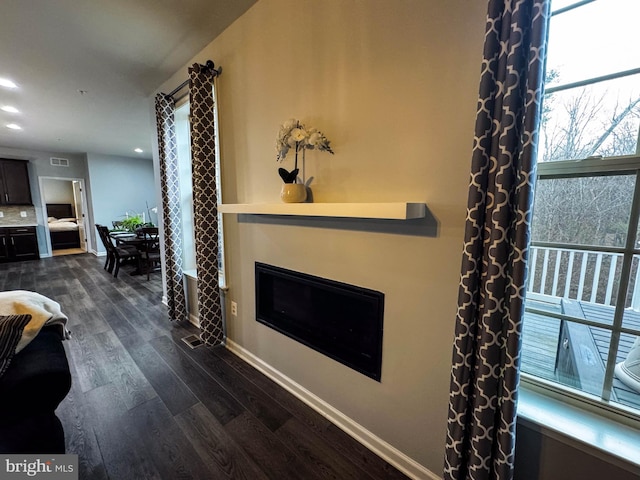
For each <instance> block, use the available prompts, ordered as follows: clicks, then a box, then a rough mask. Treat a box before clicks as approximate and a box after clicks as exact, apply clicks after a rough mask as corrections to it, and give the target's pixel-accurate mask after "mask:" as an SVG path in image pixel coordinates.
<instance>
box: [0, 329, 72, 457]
mask: <svg viewBox="0 0 640 480" xmlns="http://www.w3.org/2000/svg"><path fill="white" fill-rule="evenodd" d="M70 389H71V373H70V370H69V363H68V362H67V356H66V354H65V351H64V347H63V345H62V336H61V333H60V327H59V326H49V327H44V328H42V330H41V331H40V332H39V333H38V335H37V336H36V337H35V338H34V339H33V340H32V341H31V342H30V343H29V344H28V345H27V346H26V347H25V348H24V349H23V350H21V351H20V352H19V353H17V354H16V355H15V356H14V357H13V359H12V360H11V364H10V365H9V367H8V368H7V370H6V371H5V373H4V375H2V377H0V453H32V454H40V453H64V452H65V443H64V430H63V428H62V424H61V423H60V420H59V419H58V417H56V414H55V410H56V408H57V407H58V405H59V404H60V402H61V401H62V400H63V399H64V398H65V396H66V395H67V393H69V390H70Z"/></svg>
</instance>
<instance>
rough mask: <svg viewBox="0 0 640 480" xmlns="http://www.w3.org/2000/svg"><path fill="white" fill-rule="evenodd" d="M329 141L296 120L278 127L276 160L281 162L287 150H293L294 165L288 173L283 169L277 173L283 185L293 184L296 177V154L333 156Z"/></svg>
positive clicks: (293, 119)
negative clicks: (315, 152)
mask: <svg viewBox="0 0 640 480" xmlns="http://www.w3.org/2000/svg"><path fill="white" fill-rule="evenodd" d="M329 143H330V141H329V140H328V139H327V137H325V136H324V134H323V133H322V132H320V131H318V130H317V129H316V128H307V127H305V126H304V125H302V124H301V123H300V122H299V121H298V120H296V119H295V118H292V119H290V120H287V121H286V122H284V123H283V124H282V125H281V126H280V130H278V136H277V137H276V154H277V157H276V158H277V160H278V161H279V162H282V161H283V160H284V159H285V158H286V156H287V154H288V153H289V150H291V149H293V150H294V152H295V164H294V168H293V170H292V171H291V172H288V171H287V170H285V169H284V168H279V169H278V173H279V174H280V177H281V178H282V180H283V181H284V183H295V182H296V179H297V177H298V171H299V170H298V152H300V151H301V152H302V153H303V155H304V150H320V151H323V152H329V153H331V154H333V150H331V146H330V145H329Z"/></svg>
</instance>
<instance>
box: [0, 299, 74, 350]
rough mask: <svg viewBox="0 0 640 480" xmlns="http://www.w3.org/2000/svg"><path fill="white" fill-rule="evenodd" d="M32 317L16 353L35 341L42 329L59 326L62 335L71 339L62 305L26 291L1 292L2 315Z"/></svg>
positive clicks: (0, 311)
mask: <svg viewBox="0 0 640 480" xmlns="http://www.w3.org/2000/svg"><path fill="white" fill-rule="evenodd" d="M22 314H29V315H31V321H30V322H29V323H28V324H27V326H26V327H24V330H23V332H22V338H21V339H20V342H18V346H17V347H16V350H15V353H18V352H19V351H20V350H22V349H23V348H24V347H26V346H27V345H28V344H29V342H30V341H31V340H33V339H34V338H35V337H36V335H38V333H40V330H41V329H42V327H45V326H47V327H48V326H50V325H58V326H59V327H60V333H61V334H62V335H63V337H64V338H65V339H69V337H70V335H69V330H67V327H66V325H67V320H68V318H67V316H66V315H65V314H64V313H62V311H61V310H60V304H59V303H58V302H54V301H53V300H51V299H50V298H47V297H45V296H44V295H40V294H39V293H35V292H29V291H26V290H11V291H8V292H0V315H22Z"/></svg>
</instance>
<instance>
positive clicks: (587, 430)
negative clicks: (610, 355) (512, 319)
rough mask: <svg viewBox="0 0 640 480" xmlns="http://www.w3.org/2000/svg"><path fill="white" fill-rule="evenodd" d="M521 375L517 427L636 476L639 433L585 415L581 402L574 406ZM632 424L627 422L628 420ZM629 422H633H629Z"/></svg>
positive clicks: (603, 417)
mask: <svg viewBox="0 0 640 480" xmlns="http://www.w3.org/2000/svg"><path fill="white" fill-rule="evenodd" d="M537 380H538V379H536V381H535V382H531V381H530V376H529V375H526V374H523V375H522V379H521V384H520V390H519V398H518V423H520V424H521V425H523V426H526V427H528V428H531V429H532V430H534V431H538V432H541V433H543V434H544V435H546V436H548V437H551V438H553V439H555V440H557V441H559V442H562V443H564V444H566V445H569V446H571V447H573V448H577V449H578V450H581V451H583V452H585V453H587V454H588V455H592V456H594V457H596V458H599V459H600V460H602V461H604V462H607V463H609V464H612V465H615V466H618V467H620V468H622V469H624V470H627V471H629V472H631V473H633V474H636V475H639V476H640V448H639V447H638V446H639V445H640V430H638V428H639V427H640V425H638V422H637V421H635V423H636V425H635V427H634V426H630V425H626V424H623V423H621V422H619V421H616V420H614V419H612V418H610V417H609V416H607V415H603V414H602V411H601V410H602V407H601V406H600V405H598V406H597V407H596V408H598V409H599V410H600V412H597V413H595V409H594V411H589V410H587V409H586V408H583V407H585V406H586V405H588V404H586V403H585V401H584V400H583V399H581V400H579V402H580V404H581V406H580V407H579V406H577V405H576V404H575V403H574V402H577V401H571V400H570V397H567V396H566V395H564V396H563V395H561V394H558V393H557V392H556V391H555V389H553V390H549V389H545V388H544V387H543V386H542V385H541V382H538V381H537ZM629 420H630V421H632V420H631V419H629ZM632 422H633V421H632Z"/></svg>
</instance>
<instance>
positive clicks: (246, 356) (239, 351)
mask: <svg viewBox="0 0 640 480" xmlns="http://www.w3.org/2000/svg"><path fill="white" fill-rule="evenodd" d="M226 347H227V349H228V350H229V351H230V352H232V353H234V354H235V355H237V356H238V357H240V358H242V359H243V360H244V361H245V362H247V363H249V364H250V365H252V366H253V367H255V368H256V369H258V370H259V371H260V372H262V373H264V374H265V375H266V376H267V377H269V378H270V379H271V380H273V381H274V382H276V383H277V384H278V385H280V386H281V387H282V388H284V389H285V390H287V391H288V392H290V393H292V394H293V395H295V396H296V397H298V398H299V399H300V400H302V401H303V402H304V403H306V404H307V405H308V406H310V407H311V408H313V409H314V410H315V411H316V412H318V413H319V414H321V415H322V416H324V417H326V418H327V419H328V420H330V421H331V422H332V423H333V424H334V425H336V426H337V427H339V428H341V429H342V430H344V432H345V433H347V434H349V435H350V436H351V437H353V438H354V439H355V440H357V441H358V442H359V443H361V444H362V445H364V446H365V447H367V448H368V449H369V450H371V451H372V452H373V453H375V454H376V455H378V456H379V457H381V458H382V459H384V460H385V461H387V462H388V463H390V464H391V465H393V466H394V467H396V468H397V469H398V470H400V471H401V472H403V473H404V474H405V475H407V476H408V477H410V478H414V479H431V480H441V477H439V476H438V475H436V474H435V473H433V472H432V471H430V470H428V469H427V468H426V467H424V466H423V465H421V464H420V463H418V462H416V461H415V460H413V459H412V458H411V457H409V456H407V455H405V454H404V453H402V452H401V451H400V450H398V449H397V448H395V447H394V446H392V445H390V444H389V443H387V442H385V441H384V440H382V439H381V438H380V437H377V436H376V435H374V434H373V433H371V432H370V431H369V430H367V429H366V428H364V427H363V426H362V425H360V424H359V423H357V422H355V421H354V420H352V419H351V418H349V417H347V416H346V415H345V414H344V413H342V412H341V411H339V410H338V409H337V408H335V407H333V406H332V405H330V404H328V403H327V402H325V401H324V400H322V399H321V398H320V397H318V396H317V395H315V394H313V393H312V392H310V391H309V390H307V389H306V388H304V387H303V386H302V385H300V384H299V383H297V382H295V381H293V380H292V379H290V378H289V377H287V376H286V375H284V374H283V373H281V372H280V371H278V370H276V369H275V368H273V367H272V366H271V365H269V364H267V363H265V362H264V361H263V360H261V359H260V358H258V357H256V356H255V355H254V354H253V353H251V352H249V351H248V350H246V349H245V348H244V347H242V346H240V345H238V344H237V343H235V342H234V341H233V340H229V339H228V338H227V342H226Z"/></svg>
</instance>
